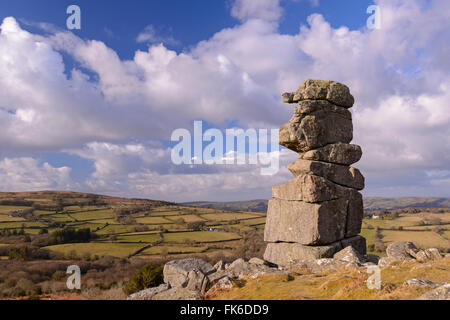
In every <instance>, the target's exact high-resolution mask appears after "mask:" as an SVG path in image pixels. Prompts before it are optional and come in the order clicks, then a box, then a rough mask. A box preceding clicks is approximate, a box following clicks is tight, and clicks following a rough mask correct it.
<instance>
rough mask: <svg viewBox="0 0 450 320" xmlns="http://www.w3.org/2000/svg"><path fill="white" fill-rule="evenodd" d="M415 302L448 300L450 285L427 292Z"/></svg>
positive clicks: (449, 298)
mask: <svg viewBox="0 0 450 320" xmlns="http://www.w3.org/2000/svg"><path fill="white" fill-rule="evenodd" d="M417 300H450V283H449V284H446V285H443V286H442V287H438V288H436V289H433V290H431V291H428V292H427V293H425V294H424V295H422V296H420V297H419V298H418V299H417Z"/></svg>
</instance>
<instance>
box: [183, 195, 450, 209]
mask: <svg viewBox="0 0 450 320" xmlns="http://www.w3.org/2000/svg"><path fill="white" fill-rule="evenodd" d="M267 201H268V200H249V201H232V202H211V201H198V202H186V203H183V205H187V206H196V207H203V208H213V209H221V210H234V211H251V212H266V211H267ZM411 207H413V208H450V199H449V198H431V197H405V198H383V197H366V198H364V209H365V210H368V211H376V210H388V209H403V208H411Z"/></svg>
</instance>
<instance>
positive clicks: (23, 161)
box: [0, 158, 77, 192]
mask: <svg viewBox="0 0 450 320" xmlns="http://www.w3.org/2000/svg"><path fill="white" fill-rule="evenodd" d="M70 170H71V169H70V168H68V167H61V168H54V167H52V166H51V165H49V164H48V163H43V164H39V163H38V161H37V160H35V159H33V158H14V159H9V158H5V159H3V160H2V161H0V181H2V183H1V184H0V191H9V192H11V191H38V190H55V189H56V190H70V189H73V188H76V187H77V186H76V185H75V184H74V183H73V182H72V180H71V179H70Z"/></svg>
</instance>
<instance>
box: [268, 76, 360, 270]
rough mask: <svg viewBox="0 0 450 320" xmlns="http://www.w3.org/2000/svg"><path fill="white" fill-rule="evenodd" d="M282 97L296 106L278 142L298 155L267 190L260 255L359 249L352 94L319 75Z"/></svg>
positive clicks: (291, 258) (284, 258)
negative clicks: (284, 177)
mask: <svg viewBox="0 0 450 320" xmlns="http://www.w3.org/2000/svg"><path fill="white" fill-rule="evenodd" d="M283 102H286V103H298V105H297V106H296V107H295V110H294V115H293V116H292V118H291V119H290V120H289V121H288V122H287V123H286V124H284V125H283V126H282V127H281V128H280V135H279V144H280V145H282V146H285V147H286V148H288V149H290V150H293V151H295V152H297V153H299V157H298V160H297V161H295V162H293V163H291V164H289V166H288V169H289V171H290V172H291V173H292V174H293V175H294V178H293V179H292V180H290V181H289V182H288V183H286V184H283V185H279V186H275V187H273V189H272V196H273V199H272V200H270V201H269V206H268V211H267V222H266V227H265V231H264V240H265V241H266V242H268V245H267V249H266V251H265V255H264V259H265V260H267V261H269V262H271V263H275V264H277V265H279V266H286V265H289V264H291V263H293V262H295V261H298V260H308V259H321V258H332V257H333V255H334V254H335V253H336V252H338V251H340V250H342V249H343V248H346V247H348V246H352V247H353V248H354V249H355V250H356V251H358V252H359V253H360V254H362V255H364V254H365V253H366V242H365V239H364V238H363V237H361V236H359V235H358V234H359V233H360V231H361V223H362V218H363V200H362V195H361V194H360V193H359V192H358V191H359V190H362V189H363V188H364V177H363V176H362V174H361V173H360V171H359V170H358V169H356V168H353V167H351V166H350V165H351V164H353V163H355V162H357V161H359V159H360V158H361V156H362V151H361V147H359V146H357V145H354V144H350V142H351V141H352V139H353V124H352V114H351V113H350V111H349V110H348V109H349V108H351V107H352V106H353V103H354V98H353V96H352V95H351V94H350V90H349V88H348V87H347V86H345V85H343V84H341V83H338V82H334V81H325V80H311V79H308V80H306V81H304V82H303V83H302V84H301V86H300V88H299V89H298V90H297V91H296V92H293V93H284V94H283Z"/></svg>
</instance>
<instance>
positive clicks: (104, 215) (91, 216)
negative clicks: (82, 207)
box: [70, 209, 115, 221]
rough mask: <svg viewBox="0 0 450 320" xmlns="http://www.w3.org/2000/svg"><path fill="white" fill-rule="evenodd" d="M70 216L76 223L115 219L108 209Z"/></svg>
mask: <svg viewBox="0 0 450 320" xmlns="http://www.w3.org/2000/svg"><path fill="white" fill-rule="evenodd" d="M70 216H71V217H73V218H74V219H75V220H78V221H83V220H95V219H114V217H115V215H114V212H113V211H112V210H110V209H105V210H93V211H83V212H77V213H71V214H70Z"/></svg>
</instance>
